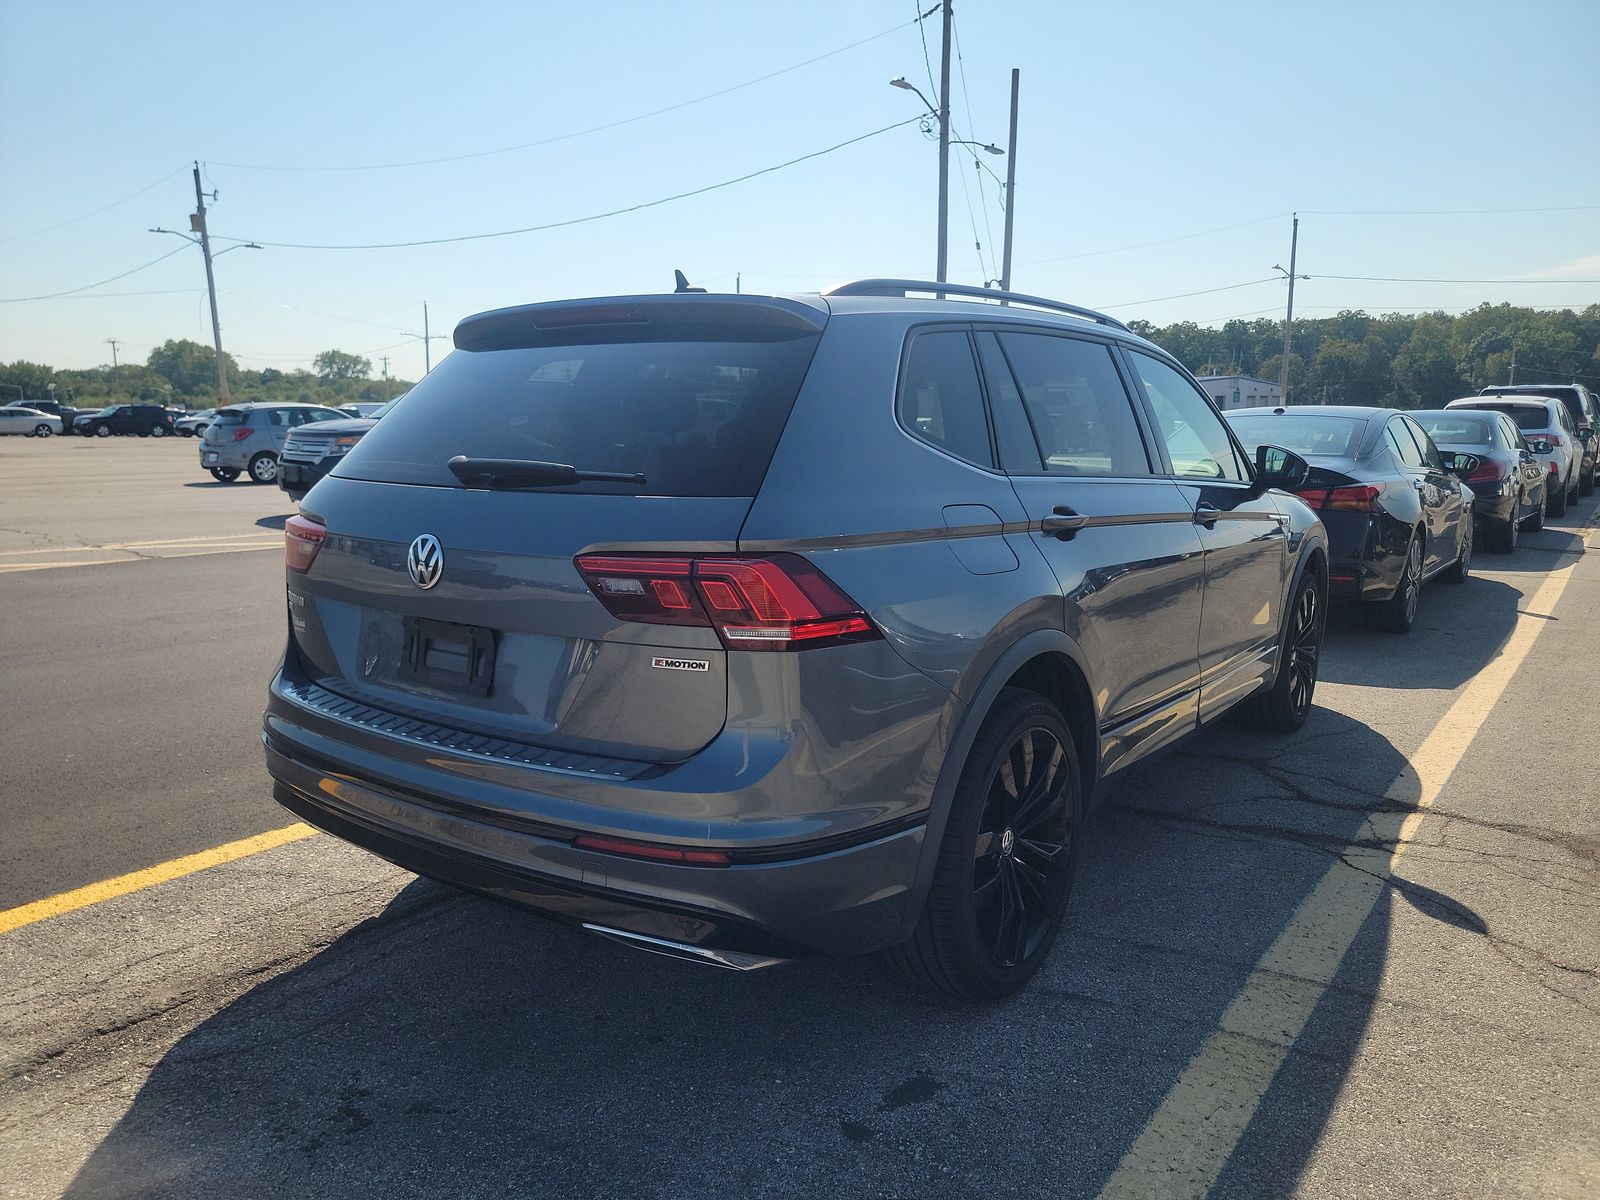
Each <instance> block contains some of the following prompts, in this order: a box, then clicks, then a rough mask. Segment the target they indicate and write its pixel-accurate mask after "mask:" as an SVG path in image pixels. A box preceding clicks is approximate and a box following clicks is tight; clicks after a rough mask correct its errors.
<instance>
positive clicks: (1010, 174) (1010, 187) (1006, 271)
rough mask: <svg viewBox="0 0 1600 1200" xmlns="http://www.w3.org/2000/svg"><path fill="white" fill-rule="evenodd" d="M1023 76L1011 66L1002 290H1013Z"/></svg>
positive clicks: (1001, 273)
mask: <svg viewBox="0 0 1600 1200" xmlns="http://www.w3.org/2000/svg"><path fill="white" fill-rule="evenodd" d="M1021 76H1022V72H1021V71H1019V70H1018V69H1017V68H1016V67H1012V68H1011V140H1010V141H1009V142H1007V143H1006V247H1005V254H1004V255H1003V256H1002V258H1001V260H1000V263H1001V266H1000V290H1001V291H1003V292H1009V291H1010V290H1011V222H1012V219H1013V218H1014V217H1015V216H1016V211H1017V84H1018V82H1019V80H1020V79H1021ZM973 136H977V135H976V134H974V135H973Z"/></svg>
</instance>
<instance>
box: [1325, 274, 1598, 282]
mask: <svg viewBox="0 0 1600 1200" xmlns="http://www.w3.org/2000/svg"><path fill="white" fill-rule="evenodd" d="M1308 278H1311V279H1353V280H1357V281H1359V282H1362V283H1600V279H1402V278H1400V277H1398V276H1394V275H1311V276H1308Z"/></svg>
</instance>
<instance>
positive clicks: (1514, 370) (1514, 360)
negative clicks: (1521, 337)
mask: <svg viewBox="0 0 1600 1200" xmlns="http://www.w3.org/2000/svg"><path fill="white" fill-rule="evenodd" d="M1516 381H1517V339H1516V338H1512V339H1511V378H1510V379H1508V380H1506V383H1507V384H1513V383H1516Z"/></svg>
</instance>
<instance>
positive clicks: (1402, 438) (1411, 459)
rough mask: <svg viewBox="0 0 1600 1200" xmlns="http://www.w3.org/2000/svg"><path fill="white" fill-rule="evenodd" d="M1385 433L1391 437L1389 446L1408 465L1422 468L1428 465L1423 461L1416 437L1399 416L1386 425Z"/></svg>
mask: <svg viewBox="0 0 1600 1200" xmlns="http://www.w3.org/2000/svg"><path fill="white" fill-rule="evenodd" d="M1383 435H1384V437H1386V438H1388V439H1389V448H1390V449H1391V450H1393V451H1394V453H1395V457H1396V458H1398V459H1399V460H1400V461H1401V462H1402V463H1404V464H1405V465H1406V466H1408V467H1416V468H1418V469H1419V470H1420V469H1421V468H1422V467H1424V466H1426V465H1427V464H1426V463H1425V462H1424V461H1423V458H1422V451H1421V449H1419V448H1418V446H1417V442H1416V439H1415V438H1413V437H1412V436H1411V433H1410V431H1409V430H1407V429H1406V425H1405V422H1404V421H1402V420H1401V419H1400V418H1399V417H1396V418H1395V419H1394V420H1392V421H1390V422H1389V424H1388V425H1386V426H1384V430H1383Z"/></svg>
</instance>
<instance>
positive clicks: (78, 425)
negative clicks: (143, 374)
mask: <svg viewBox="0 0 1600 1200" xmlns="http://www.w3.org/2000/svg"><path fill="white" fill-rule="evenodd" d="M72 432H73V433H80V434H82V435H83V436H84V437H110V436H111V435H112V434H114V433H118V434H137V435H138V436H139V437H166V436H167V434H169V433H171V432H172V414H171V413H170V412H169V411H167V410H166V409H165V408H162V407H161V405H159V404H113V405H110V406H109V407H107V408H102V409H101V410H100V411H99V412H92V413H82V414H80V415H79V416H77V417H75V418H74V419H73V422H72Z"/></svg>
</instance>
